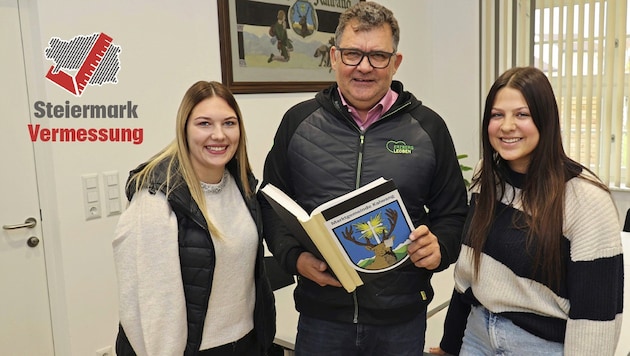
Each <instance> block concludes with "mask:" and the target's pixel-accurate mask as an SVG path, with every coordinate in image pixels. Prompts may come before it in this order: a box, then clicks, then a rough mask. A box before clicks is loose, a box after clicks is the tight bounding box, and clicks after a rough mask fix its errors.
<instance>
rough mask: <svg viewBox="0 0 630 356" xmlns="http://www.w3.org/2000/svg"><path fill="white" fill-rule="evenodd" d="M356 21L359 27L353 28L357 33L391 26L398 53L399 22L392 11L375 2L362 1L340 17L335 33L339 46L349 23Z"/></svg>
mask: <svg viewBox="0 0 630 356" xmlns="http://www.w3.org/2000/svg"><path fill="white" fill-rule="evenodd" d="M355 19H356V20H358V25H357V26H356V27H354V28H353V29H354V30H355V31H369V30H372V29H374V28H376V27H380V26H383V25H384V24H389V26H390V27H391V29H392V40H393V43H394V52H396V50H397V49H398V42H399V41H400V27H398V20H396V18H395V17H394V13H393V12H392V11H391V10H390V9H388V8H386V7H385V6H383V5H381V4H378V3H375V2H373V1H360V2H358V3H357V4H356V5H354V6H352V7H351V8H349V9H347V10H346V11H344V12H343V13H342V14H341V16H339V25H337V30H336V31H335V43H336V44H337V45H339V42H340V41H341V36H342V35H343V31H344V30H345V29H346V26H347V25H348V23H349V22H350V21H352V20H355Z"/></svg>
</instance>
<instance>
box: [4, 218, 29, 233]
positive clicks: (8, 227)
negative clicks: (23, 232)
mask: <svg viewBox="0 0 630 356" xmlns="http://www.w3.org/2000/svg"><path fill="white" fill-rule="evenodd" d="M35 225H37V220H36V219H35V218H33V217H31V218H28V219H26V220H25V221H24V224H17V225H2V228H3V229H5V230H15V229H30V228H32V227H35Z"/></svg>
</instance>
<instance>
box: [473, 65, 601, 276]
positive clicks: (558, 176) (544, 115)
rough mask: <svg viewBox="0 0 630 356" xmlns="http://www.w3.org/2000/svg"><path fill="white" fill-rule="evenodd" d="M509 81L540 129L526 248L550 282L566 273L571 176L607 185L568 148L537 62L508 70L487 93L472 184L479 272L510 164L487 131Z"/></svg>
mask: <svg viewBox="0 0 630 356" xmlns="http://www.w3.org/2000/svg"><path fill="white" fill-rule="evenodd" d="M505 87H508V88H513V89H516V90H518V91H519V92H521V94H522V95H523V97H524V98H525V101H526V102H527V106H528V107H529V112H530V114H531V117H532V119H533V121H534V124H535V125H536V128H537V129H538V132H539V135H540V139H539V142H538V145H537V146H536V148H535V149H534V151H533V152H532V153H531V154H532V156H531V161H530V164H529V166H528V167H527V172H526V174H525V186H524V187H523V189H522V198H521V200H522V206H523V211H524V212H525V214H524V215H525V224H526V227H527V228H528V229H529V232H528V237H527V246H528V249H527V250H528V251H529V247H532V246H534V247H535V254H534V266H533V273H536V272H537V271H541V272H542V276H543V278H545V281H546V282H548V283H550V284H551V285H554V286H557V285H558V284H559V283H560V281H561V280H562V279H563V277H564V273H565V268H564V264H563V261H562V255H561V252H562V251H561V246H562V238H563V235H562V224H563V217H564V198H565V184H566V181H567V180H568V179H569V178H570V177H575V176H580V177H581V178H583V179H586V180H588V181H589V182H591V183H593V184H595V185H596V186H598V187H601V188H602V189H604V190H606V191H608V188H607V187H606V186H605V185H604V184H603V183H601V181H599V180H597V178H595V174H594V173H593V172H591V171H590V170H588V169H587V168H586V167H584V166H583V165H581V164H580V163H578V162H576V161H574V160H572V159H571V158H569V157H568V156H567V155H566V153H565V152H564V148H563V146H562V137H561V131H560V117H559V114H558V105H557V103H556V98H555V95H554V93H553V89H552V87H551V84H550V83H549V80H548V79H547V77H546V76H545V74H544V73H542V72H541V71H540V70H539V69H536V68H534V67H516V68H512V69H510V70H508V71H506V72H505V73H503V74H502V75H501V76H500V77H499V78H498V79H497V80H496V81H495V82H494V84H493V85H492V88H491V89H490V92H489V93H488V96H487V98H486V104H485V108H484V113H483V123H482V129H481V132H482V148H483V154H482V158H483V161H482V163H481V169H480V170H479V171H478V173H477V174H476V175H475V176H474V177H473V180H472V186H473V187H476V188H478V189H479V192H480V194H478V195H477V200H476V209H475V211H474V213H473V217H472V220H471V224H470V226H471V227H472V228H469V229H468V232H467V235H466V238H467V241H468V242H469V244H470V246H471V248H472V249H473V258H474V259H473V261H474V267H475V276H476V277H478V275H479V273H478V272H479V266H480V260H481V251H482V249H483V246H484V244H485V242H486V238H487V235H488V232H489V231H490V227H491V225H492V224H493V220H494V215H495V211H496V209H497V203H498V201H499V200H500V199H501V198H502V196H503V194H504V193H505V184H506V174H507V167H508V165H507V162H506V161H505V160H503V159H502V158H501V156H500V155H499V154H498V153H497V151H495V150H494V148H493V147H492V145H491V144H490V139H489V136H488V125H489V122H490V118H491V114H492V107H493V105H494V102H495V98H496V96H497V93H498V92H499V90H501V89H503V88H505ZM584 171H587V172H590V173H591V174H592V177H586V176H584V175H582V172H584ZM521 225H522V224H521Z"/></svg>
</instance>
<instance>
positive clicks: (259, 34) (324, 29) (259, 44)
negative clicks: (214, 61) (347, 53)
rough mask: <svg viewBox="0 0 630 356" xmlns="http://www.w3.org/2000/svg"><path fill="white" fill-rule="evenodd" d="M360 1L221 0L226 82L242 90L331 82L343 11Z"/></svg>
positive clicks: (297, 88) (315, 87)
mask: <svg viewBox="0 0 630 356" xmlns="http://www.w3.org/2000/svg"><path fill="white" fill-rule="evenodd" d="M359 1H363V0H256V1H254V0H217V5H218V14H219V37H220V49H221V72H222V73H221V76H222V80H223V84H225V85H227V86H228V87H229V88H230V90H232V92H233V93H237V94H238V93H287V92H315V91H319V90H321V89H323V88H325V87H327V86H329V85H330V84H331V83H332V82H333V81H334V79H335V77H334V72H333V71H332V70H331V67H330V58H329V53H330V47H331V46H333V45H334V44H335V29H336V28H337V23H338V22H339V15H340V14H341V13H342V12H343V11H345V10H346V9H347V8H348V7H350V6H352V5H354V4H356V3H358V2H359Z"/></svg>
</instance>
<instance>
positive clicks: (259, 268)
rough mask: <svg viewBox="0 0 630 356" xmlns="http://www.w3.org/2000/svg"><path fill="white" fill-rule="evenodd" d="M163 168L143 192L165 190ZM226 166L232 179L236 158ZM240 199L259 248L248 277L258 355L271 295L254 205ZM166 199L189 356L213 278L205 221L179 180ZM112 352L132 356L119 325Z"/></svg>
mask: <svg viewBox="0 0 630 356" xmlns="http://www.w3.org/2000/svg"><path fill="white" fill-rule="evenodd" d="M166 167H167V164H166V163H165V162H162V164H160V165H159V166H158V168H156V172H158V174H156V176H155V177H154V179H153V180H152V181H151V182H150V183H149V192H151V193H152V194H155V193H156V192H157V191H158V190H161V191H162V192H163V193H165V187H164V185H163V184H162V182H164V180H165V177H166V175H165V174H166ZM142 168H144V164H143V165H141V166H139V167H138V168H136V169H135V170H133V171H132V172H131V173H130V177H131V176H132V175H133V174H134V173H135V172H137V171H138V170H141V169H142ZM227 168H228V170H229V171H230V173H231V174H232V176H233V177H238V165H237V163H236V160H232V161H231V162H230V163H229V164H228V166H227ZM172 174H173V173H172ZM235 181H236V182H237V185H238V187H239V190H240V191H241V193H243V187H242V185H241V183H240V180H239V179H235ZM249 184H250V186H251V187H252V189H255V187H256V180H255V178H254V177H253V175H250V177H249ZM134 192H135V187H132V186H129V187H128V188H127V197H128V199H129V200H130V201H131V197H132V196H133V193H134ZM244 199H245V203H246V205H247V207H248V208H249V211H250V213H251V214H252V217H253V218H254V221H255V223H256V226H257V229H258V237H259V244H258V245H259V247H258V254H257V257H256V267H255V276H254V277H255V281H256V304H255V309H254V329H255V331H256V338H257V340H258V343H259V345H260V348H261V354H264V353H265V352H264V350H267V349H269V347H270V346H271V344H272V342H273V338H274V336H275V306H274V297H273V292H272V290H271V287H270V285H269V281H268V279H267V275H266V271H265V267H264V262H263V257H264V250H263V245H262V224H261V221H262V220H261V215H260V209H259V207H258V203H257V201H256V199H255V198H249V199H246V198H244ZM168 202H169V204H170V206H171V208H172V209H173V211H174V212H175V215H176V217H177V224H178V243H179V257H180V265H181V271H182V281H183V284H184V296H185V299H186V314H187V319H188V339H187V341H186V350H185V351H184V355H186V356H188V355H190V356H192V355H197V354H198V352H199V347H200V345H201V338H202V333H203V326H204V322H205V318H206V312H207V310H208V301H209V298H210V292H211V289H212V278H213V276H214V267H215V262H216V258H215V250H214V245H213V243H212V239H211V238H210V234H209V231H208V226H207V224H206V221H205V219H204V217H203V215H202V214H201V211H200V210H199V207H198V206H197V204H196V203H195V202H194V200H193V199H192V196H191V195H190V191H189V190H188V188H187V187H186V185H185V184H184V183H183V182H182V184H179V185H178V186H177V187H176V188H175V189H174V190H173V191H171V192H170V194H169V195H168ZM116 353H117V355H118V356H122V355H135V352H134V351H133V348H132V347H131V345H130V343H129V341H128V340H127V337H126V335H125V334H124V330H123V329H122V326H119V333H118V338H117V340H116Z"/></svg>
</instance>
